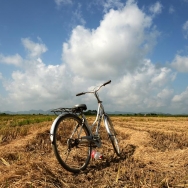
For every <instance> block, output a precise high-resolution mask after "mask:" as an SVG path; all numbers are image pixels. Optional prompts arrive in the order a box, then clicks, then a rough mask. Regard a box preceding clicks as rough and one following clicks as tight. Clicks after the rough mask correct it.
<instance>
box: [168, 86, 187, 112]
mask: <svg viewBox="0 0 188 188" xmlns="http://www.w3.org/2000/svg"><path fill="white" fill-rule="evenodd" d="M172 103H173V107H174V109H178V111H177V112H176V113H187V111H188V87H187V88H186V90H185V91H183V92H182V93H180V94H179V95H175V96H174V97H173V98H172Z"/></svg>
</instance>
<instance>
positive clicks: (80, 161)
mask: <svg viewBox="0 0 188 188" xmlns="http://www.w3.org/2000/svg"><path fill="white" fill-rule="evenodd" d="M76 127H77V129H76V131H75V133H76V134H77V135H76V134H74V129H75V128H76ZM81 128H82V131H81V135H80V136H89V130H88V128H87V127H86V126H85V125H83V126H82V120H81V119H80V118H79V117H78V116H76V115H74V114H65V115H63V116H62V117H61V118H60V119H59V120H58V121H57V123H56V125H55V128H54V141H53V143H52V147H53V150H54V153H55V156H56V158H57V160H58V162H59V163H60V164H61V166H62V167H63V168H64V169H66V170H67V171H69V172H73V173H78V172H80V171H82V170H85V169H86V167H87V165H88V164H89V161H90V158H91V149H92V148H91V145H90V144H89V142H88V144H86V145H81V144H80V145H79V144H78V145H77V144H75V143H76V139H78V137H77V136H78V131H80V129H81ZM71 134H72V135H71ZM71 142H74V143H71ZM73 144H75V146H73ZM70 146H71V149H70ZM72 146H73V147H72Z"/></svg>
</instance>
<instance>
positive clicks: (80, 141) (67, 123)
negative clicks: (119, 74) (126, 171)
mask: <svg viewBox="0 0 188 188" xmlns="http://www.w3.org/2000/svg"><path fill="white" fill-rule="evenodd" d="M109 83H111V80H109V81H107V82H105V83H104V84H102V85H100V86H98V87H97V88H95V89H94V90H93V91H87V92H82V93H78V94H76V96H80V95H84V94H87V93H93V94H94V95H95V97H96V99H97V102H98V110H97V115H96V119H95V121H94V122H93V124H92V125H88V122H87V119H86V117H85V115H84V113H83V111H85V110H87V106H86V105H85V104H78V105H75V106H74V107H73V108H57V109H54V110H52V112H54V113H55V114H56V115H57V114H58V113H60V115H59V116H58V117H57V118H56V119H55V120H54V122H53V124H52V126H51V129H50V140H51V143H52V148H53V151H54V153H55V156H56V158H57V160H58V162H59V163H60V164H61V166H62V167H63V168H65V169H66V170H67V171H70V172H73V173H78V172H80V171H82V170H85V169H86V168H87V166H88V164H89V161H90V158H91V151H92V148H93V147H99V148H100V147H101V146H102V143H101V138H100V134H99V130H100V124H101V120H102V119H103V120H104V125H105V128H106V131H107V134H108V136H109V139H110V141H111V143H112V146H113V149H114V151H115V153H116V154H117V156H120V154H121V152H120V148H119V144H118V139H117V134H116V132H115V130H114V127H113V124H112V121H111V120H110V117H109V116H108V115H107V114H106V113H105V111H104V107H103V105H102V101H101V100H100V99H99V95H98V91H99V90H100V89H101V87H103V86H105V85H107V84H109ZM63 112H64V113H63ZM95 125H96V129H95V131H92V130H93V127H94V126H95Z"/></svg>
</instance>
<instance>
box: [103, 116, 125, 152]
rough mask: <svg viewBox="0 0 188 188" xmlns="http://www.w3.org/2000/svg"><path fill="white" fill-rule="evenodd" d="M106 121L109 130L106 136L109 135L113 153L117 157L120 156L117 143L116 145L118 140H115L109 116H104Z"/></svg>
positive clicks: (114, 132)
mask: <svg viewBox="0 0 188 188" xmlns="http://www.w3.org/2000/svg"><path fill="white" fill-rule="evenodd" d="M106 120H107V124H108V128H109V132H108V135H109V138H110V141H111V143H112V146H113V148H114V151H115V153H116V154H117V155H118V156H120V155H121V152H120V148H119V143H118V139H117V133H116V131H115V129H114V126H113V124H112V121H111V119H110V117H109V116H106Z"/></svg>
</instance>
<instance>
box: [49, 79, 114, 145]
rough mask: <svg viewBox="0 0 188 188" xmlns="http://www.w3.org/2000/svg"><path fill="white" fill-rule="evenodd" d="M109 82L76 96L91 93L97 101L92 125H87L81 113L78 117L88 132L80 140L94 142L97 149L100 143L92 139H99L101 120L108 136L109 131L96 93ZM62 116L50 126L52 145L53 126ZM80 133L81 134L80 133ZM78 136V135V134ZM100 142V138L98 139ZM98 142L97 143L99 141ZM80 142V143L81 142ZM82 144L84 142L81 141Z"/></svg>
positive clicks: (105, 116)
mask: <svg viewBox="0 0 188 188" xmlns="http://www.w3.org/2000/svg"><path fill="white" fill-rule="evenodd" d="M110 82H111V81H108V82H106V83H105V84H103V85H101V86H99V87H98V88H97V89H95V90H94V91H90V92H82V93H79V94H77V95H76V96H79V95H83V94H86V93H93V94H94V95H95V97H96V99H97V101H98V110H97V116H96V119H95V121H94V122H93V124H92V125H89V124H88V121H87V119H86V117H85V115H84V114H83V113H82V112H81V113H80V116H81V117H82V123H83V124H85V126H86V127H87V128H88V130H89V133H90V136H89V137H84V138H83V137H82V138H80V139H81V140H85V139H87V140H88V141H93V142H95V144H96V145H97V147H101V142H99V143H98V142H97V141H95V140H94V139H93V138H94V137H99V130H100V123H101V120H102V119H103V121H104V125H105V128H106V130H107V133H108V134H110V130H109V127H108V123H107V117H108V115H107V114H106V113H105V111H104V107H103V105H102V101H101V100H100V99H99V95H98V93H97V92H98V91H99V89H100V88H101V87H102V86H105V85H106V84H108V83H110ZM63 115H64V114H61V115H59V116H58V117H57V118H56V119H55V120H54V122H53V124H52V126H51V129H50V140H51V142H52V143H53V140H54V128H55V125H56V123H57V121H58V120H59V119H60V118H61V117H62V116H63ZM97 122H98V124H97V126H96V130H95V133H93V131H92V129H93V128H94V126H95V125H96V123H97ZM80 133H81V132H80ZM79 135H80V134H79ZM99 140H100V138H99ZM99 140H98V141H99ZM81 142H82V141H81ZM83 142H84V141H83Z"/></svg>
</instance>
